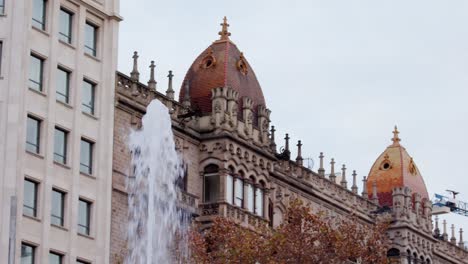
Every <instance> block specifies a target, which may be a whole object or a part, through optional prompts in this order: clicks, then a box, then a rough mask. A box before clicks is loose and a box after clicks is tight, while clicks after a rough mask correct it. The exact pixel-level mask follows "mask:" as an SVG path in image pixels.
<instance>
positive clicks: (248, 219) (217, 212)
mask: <svg viewBox="0 0 468 264" xmlns="http://www.w3.org/2000/svg"><path fill="white" fill-rule="evenodd" d="M200 215H201V216H204V217H209V216H222V217H227V218H229V219H231V220H233V221H234V222H237V223H239V224H242V225H245V226H251V227H260V226H262V225H263V226H264V225H267V224H268V220H267V219H265V218H263V217H261V216H258V215H255V214H253V213H251V212H249V211H247V210H245V209H243V208H240V207H237V206H233V205H231V204H228V203H205V204H200Z"/></svg>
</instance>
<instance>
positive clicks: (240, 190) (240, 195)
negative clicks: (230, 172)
mask: <svg viewBox="0 0 468 264" xmlns="http://www.w3.org/2000/svg"><path fill="white" fill-rule="evenodd" d="M239 174H240V176H243V173H242V171H241V172H240V173H239ZM243 203H244V181H243V180H242V179H241V178H235V179H234V204H235V205H236V206H239V207H242V206H243Z"/></svg>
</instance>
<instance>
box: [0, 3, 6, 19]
mask: <svg viewBox="0 0 468 264" xmlns="http://www.w3.org/2000/svg"><path fill="white" fill-rule="evenodd" d="M4 15H5V0H0V16H4Z"/></svg>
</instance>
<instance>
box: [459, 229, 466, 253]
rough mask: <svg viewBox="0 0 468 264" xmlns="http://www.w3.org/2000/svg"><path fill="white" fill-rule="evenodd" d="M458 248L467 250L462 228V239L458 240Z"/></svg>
mask: <svg viewBox="0 0 468 264" xmlns="http://www.w3.org/2000/svg"><path fill="white" fill-rule="evenodd" d="M458 246H459V247H461V248H463V249H464V248H465V243H464V242H463V229H462V228H460V239H459V240H458Z"/></svg>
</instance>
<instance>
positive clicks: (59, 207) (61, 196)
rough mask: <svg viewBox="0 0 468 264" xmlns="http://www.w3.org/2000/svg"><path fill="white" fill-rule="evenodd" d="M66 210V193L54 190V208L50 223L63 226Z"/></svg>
mask: <svg viewBox="0 0 468 264" xmlns="http://www.w3.org/2000/svg"><path fill="white" fill-rule="evenodd" d="M64 210H65V193H63V192H61V191H59V190H55V189H53V190H52V209H51V211H52V212H51V218H50V223H51V224H53V225H57V226H63V223H64Z"/></svg>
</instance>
